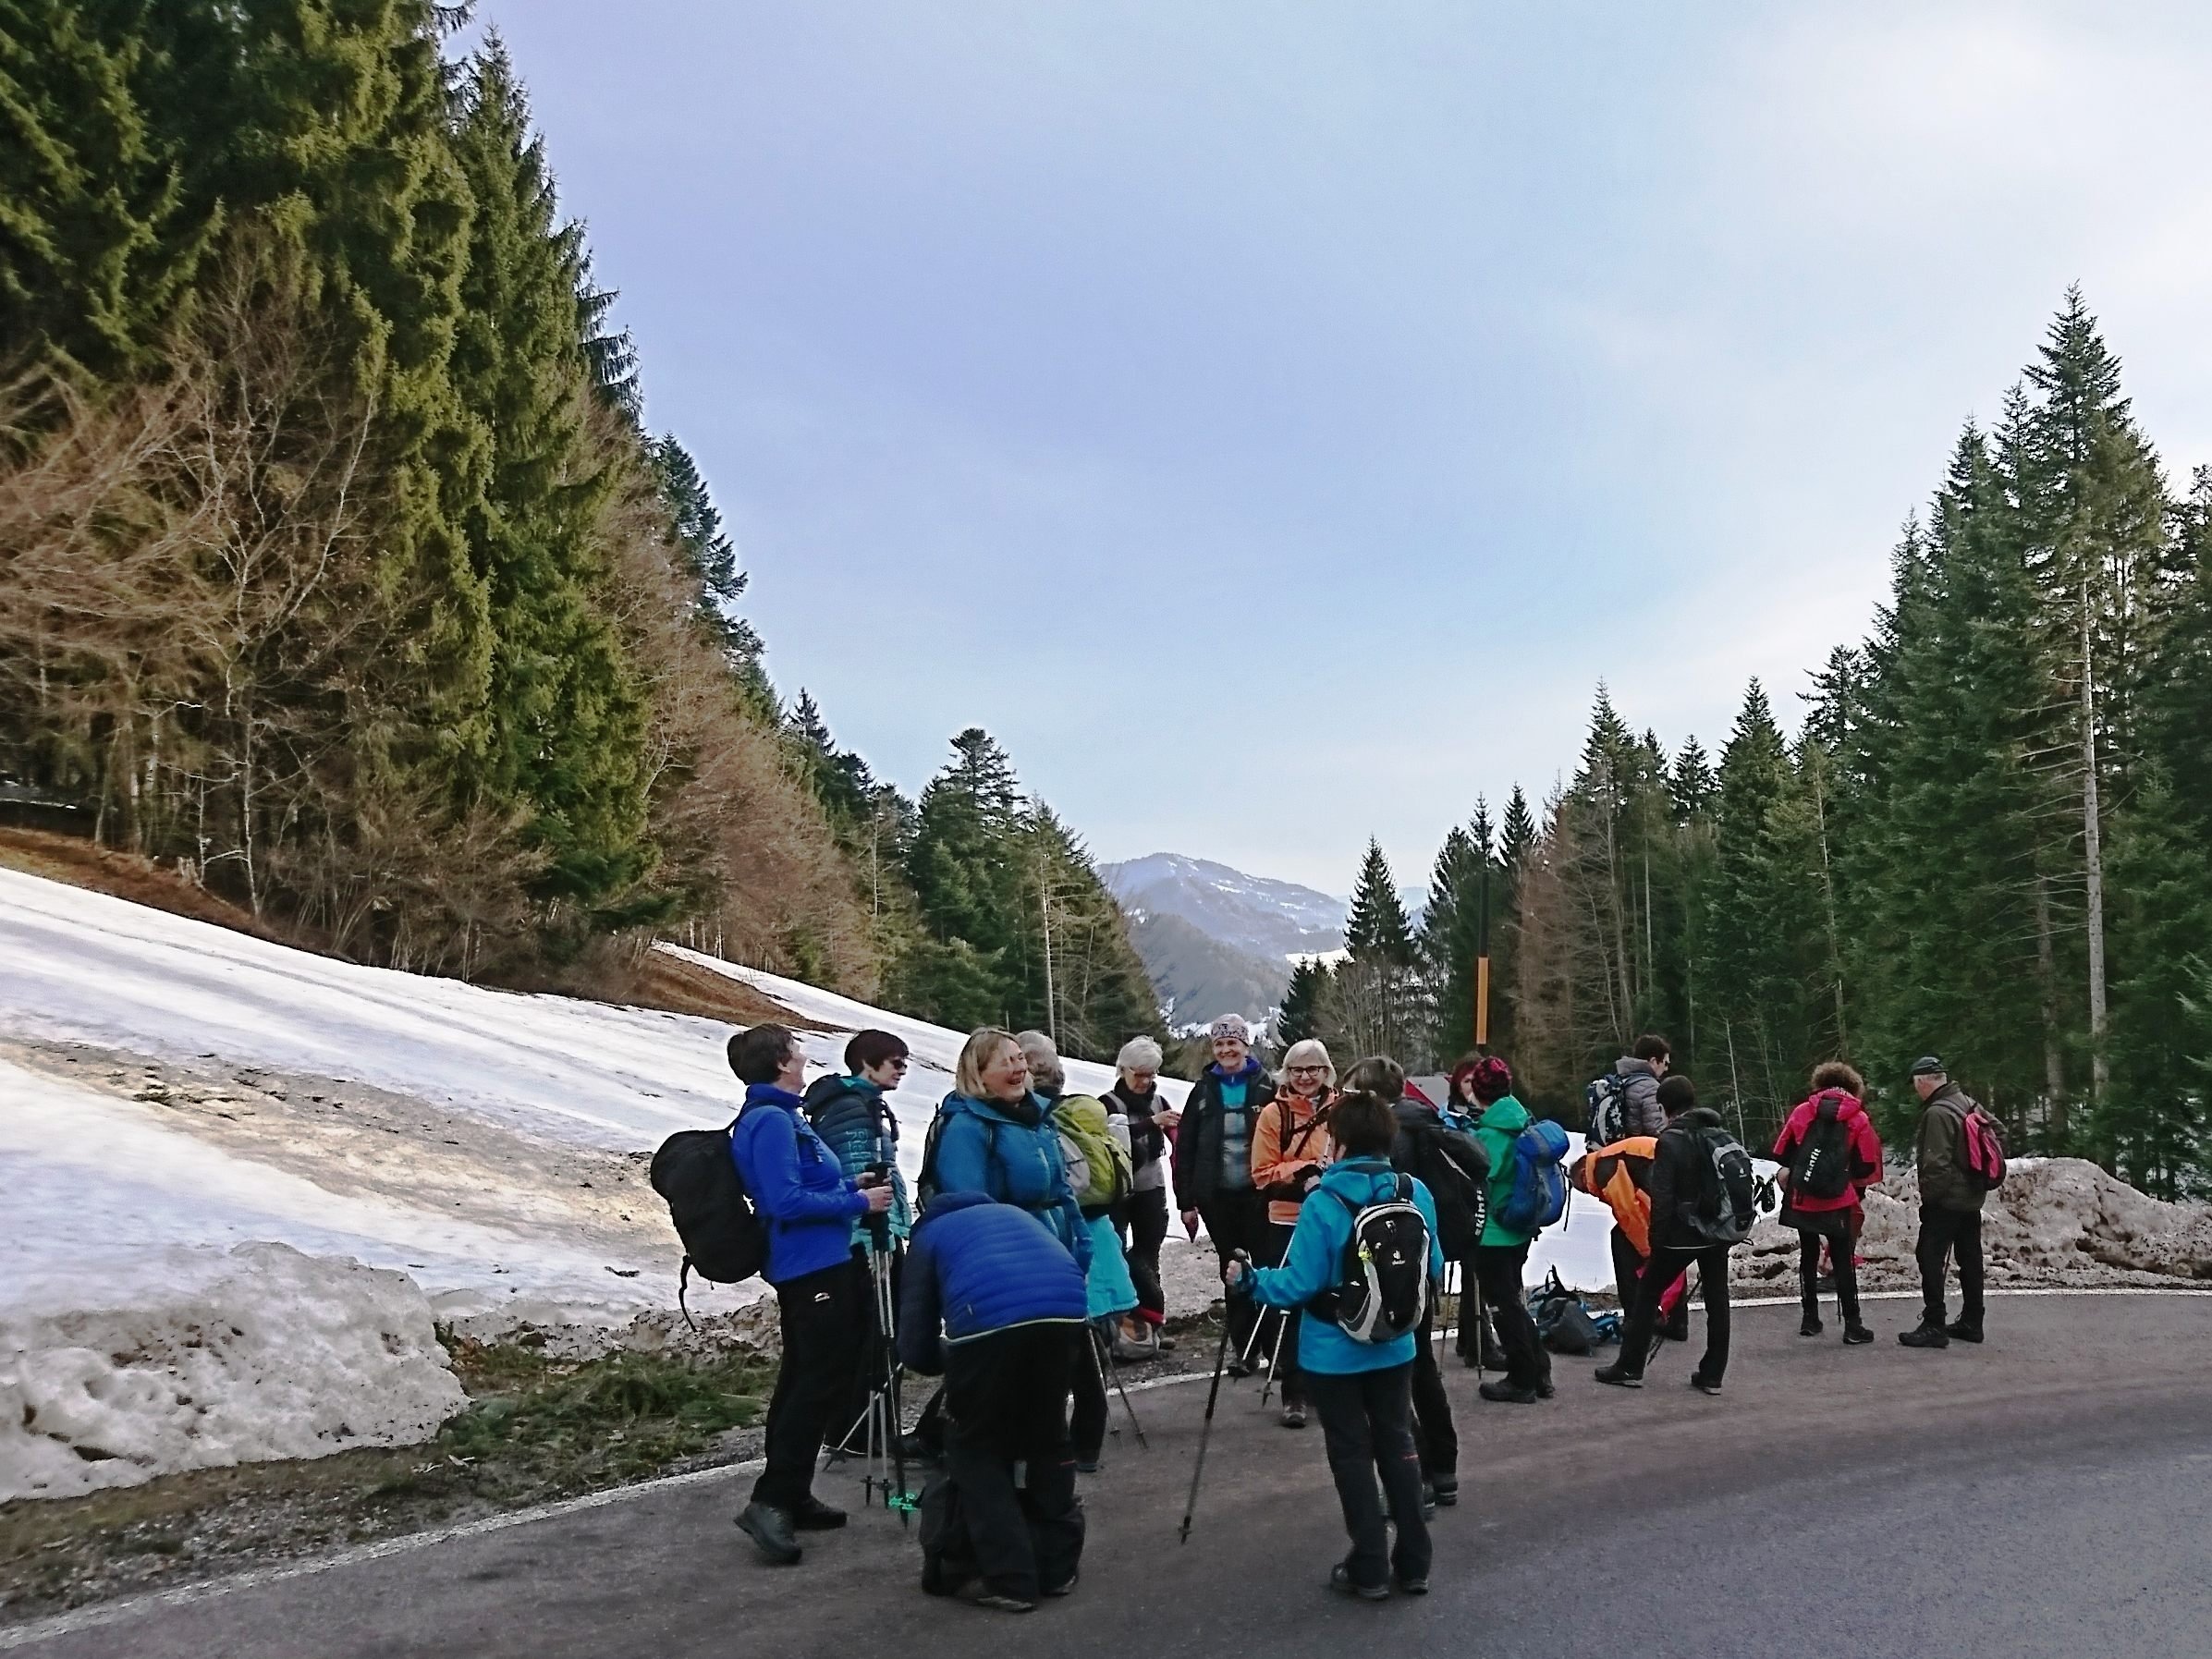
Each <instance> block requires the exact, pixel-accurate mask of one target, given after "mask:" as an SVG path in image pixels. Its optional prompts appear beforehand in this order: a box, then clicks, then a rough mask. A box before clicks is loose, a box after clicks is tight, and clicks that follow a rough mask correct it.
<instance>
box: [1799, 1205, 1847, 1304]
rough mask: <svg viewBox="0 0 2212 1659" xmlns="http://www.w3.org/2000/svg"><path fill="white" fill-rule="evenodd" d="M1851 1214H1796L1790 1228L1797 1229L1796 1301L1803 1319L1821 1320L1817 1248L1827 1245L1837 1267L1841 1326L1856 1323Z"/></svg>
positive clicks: (1837, 1212) (1818, 1249) (1837, 1302)
mask: <svg viewBox="0 0 2212 1659" xmlns="http://www.w3.org/2000/svg"><path fill="white" fill-rule="evenodd" d="M1851 1214H1852V1212H1851V1211H1849V1210H1828V1211H1825V1212H1822V1213H1821V1214H1817V1215H1805V1214H1799V1215H1796V1216H1794V1217H1792V1218H1791V1220H1790V1226H1793V1227H1795V1228H1796V1229H1797V1299H1798V1300H1799V1301H1800V1302H1802V1303H1803V1304H1804V1310H1805V1317H1806V1318H1807V1319H1818V1318H1819V1317H1820V1247H1821V1245H1822V1244H1824V1243H1825V1244H1826V1245H1827V1247H1828V1254H1829V1256H1830V1257H1831V1258H1832V1259H1833V1260H1834V1262H1835V1263H1836V1305H1837V1306H1838V1307H1839V1308H1840V1309H1841V1310H1842V1311H1843V1323H1844V1324H1846V1325H1855V1324H1858V1323H1859V1263H1858V1262H1857V1261H1856V1260H1855V1258H1854V1255H1853V1252H1852V1248H1851Z"/></svg>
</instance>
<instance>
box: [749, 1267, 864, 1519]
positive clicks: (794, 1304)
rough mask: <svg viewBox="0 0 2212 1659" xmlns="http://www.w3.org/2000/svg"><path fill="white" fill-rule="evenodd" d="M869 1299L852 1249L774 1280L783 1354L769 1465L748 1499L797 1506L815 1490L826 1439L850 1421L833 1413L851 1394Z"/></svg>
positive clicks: (772, 1405)
mask: <svg viewBox="0 0 2212 1659" xmlns="http://www.w3.org/2000/svg"><path fill="white" fill-rule="evenodd" d="M873 1300H874V1289H873V1287H871V1286H870V1284H869V1280H868V1270H867V1269H866V1268H865V1267H863V1266H862V1264H861V1262H860V1259H859V1258H858V1257H857V1256H855V1257H852V1258H850V1259H849V1260H846V1261H843V1262H840V1263H837V1265H836V1266H835V1267H825V1268H823V1269H821V1270H820V1271H819V1272H816V1273H810V1274H802V1275H800V1276H799V1277H798V1278H795V1279H786V1280H785V1281H784V1282H783V1283H782V1284H780V1285H778V1286H776V1312H777V1315H778V1316H779V1318H780V1321H781V1323H782V1325H783V1360H782V1363H781V1364H779V1365H778V1366H777V1367H776V1392H775V1393H774V1394H772V1395H770V1396H769V1397H768V1429H767V1436H766V1444H765V1445H764V1447H763V1451H764V1454H765V1456H766V1458H767V1463H768V1467H767V1468H765V1469H764V1470H762V1471H761V1478H760V1479H759V1480H757V1481H755V1482H753V1485H752V1501H753V1502H754V1503H756V1504H772V1505H774V1506H775V1507H776V1508H778V1509H785V1510H789V1509H796V1508H798V1507H800V1505H802V1504H804V1503H805V1502H806V1500H807V1498H808V1497H809V1496H810V1495H811V1494H813V1489H814V1459H815V1458H816V1457H817V1456H818V1455H819V1454H820V1453H821V1450H822V1443H823V1441H824V1439H825V1438H826V1437H827V1436H829V1435H832V1434H842V1433H844V1432H845V1431H846V1430H847V1429H848V1428H849V1427H850V1426H851V1424H850V1423H849V1421H848V1422H833V1421H832V1420H833V1419H834V1418H835V1417H836V1416H837V1410H838V1408H839V1407H841V1406H845V1405H848V1404H849V1403H850V1401H851V1398H852V1380H853V1378H854V1377H855V1376H856V1375H857V1374H859V1370H860V1363H861V1356H862V1353H863V1352H864V1351H865V1350H866V1348H867V1346H868V1341H869V1337H870V1336H871V1335H872V1333H873V1331H874V1324H875V1315H874V1311H873V1310H872V1307H871V1304H872V1302H873Z"/></svg>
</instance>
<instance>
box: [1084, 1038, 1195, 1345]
mask: <svg viewBox="0 0 2212 1659" xmlns="http://www.w3.org/2000/svg"><path fill="white" fill-rule="evenodd" d="M1161 1060H1162V1055H1161V1054H1160V1045H1159V1044H1158V1043H1155V1042H1154V1041H1153V1040H1152V1039H1151V1038H1150V1037H1131V1038H1130V1040H1129V1041H1128V1042H1127V1043H1123V1044H1122V1045H1121V1052H1120V1053H1119V1054H1118V1055H1115V1056H1114V1069H1115V1071H1116V1072H1117V1073H1118V1074H1119V1075H1118V1076H1117V1077H1116V1078H1115V1080H1114V1086H1113V1087H1112V1088H1111V1089H1109V1090H1107V1091H1106V1093H1105V1095H1104V1096H1103V1097H1102V1098H1103V1099H1104V1100H1105V1102H1106V1110H1107V1111H1108V1112H1110V1113H1112V1114H1113V1115H1114V1116H1117V1117H1118V1118H1121V1119H1123V1120H1125V1121H1126V1122H1127V1123H1128V1126H1129V1155H1130V1164H1131V1165H1133V1166H1134V1169H1135V1172H1136V1173H1135V1177H1134V1178H1133V1179H1132V1181H1131V1182H1130V1194H1129V1205H1128V1208H1127V1211H1126V1212H1125V1214H1124V1217H1123V1220H1124V1223H1125V1226H1124V1231H1123V1238H1122V1254H1123V1256H1124V1257H1126V1258H1127V1260H1128V1262H1129V1276H1130V1278H1131V1279H1133V1280H1134V1281H1135V1282H1136V1286H1137V1306H1136V1310H1135V1311H1133V1312H1131V1313H1130V1314H1128V1315H1126V1316H1125V1317H1124V1318H1123V1319H1122V1321H1121V1323H1120V1325H1119V1327H1118V1330H1117V1331H1116V1332H1115V1336H1114V1358H1115V1359H1117V1360H1153V1359H1157V1358H1158V1357H1159V1355H1160V1354H1161V1353H1162V1352H1163V1351H1165V1350H1166V1349H1168V1348H1173V1347H1174V1346H1175V1339H1174V1338H1173V1337H1172V1336H1166V1335H1164V1334H1163V1333H1162V1330H1161V1327H1162V1326H1163V1325H1165V1324H1167V1297H1166V1295H1165V1293H1164V1292H1163V1291H1162V1290H1161V1288H1160V1246H1161V1245H1163V1244H1164V1243H1166V1242H1167V1131H1168V1130H1170V1129H1172V1128H1175V1126H1176V1124H1177V1123H1178V1122H1179V1121H1180V1119H1179V1116H1178V1115H1177V1113H1176V1112H1175V1110H1174V1108H1173V1107H1171V1106H1169V1105H1168V1104H1167V1102H1166V1101H1164V1100H1162V1099H1161V1098H1160V1091H1159V1076H1160V1064H1161Z"/></svg>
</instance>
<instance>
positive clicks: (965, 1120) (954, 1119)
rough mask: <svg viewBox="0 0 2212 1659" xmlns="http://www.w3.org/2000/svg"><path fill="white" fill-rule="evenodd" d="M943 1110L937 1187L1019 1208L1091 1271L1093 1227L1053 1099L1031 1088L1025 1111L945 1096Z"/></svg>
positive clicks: (970, 1097) (960, 1097) (957, 1096)
mask: <svg viewBox="0 0 2212 1659" xmlns="http://www.w3.org/2000/svg"><path fill="white" fill-rule="evenodd" d="M938 1110H939V1112H941V1113H942V1114H943V1115H944V1118H945V1122H944V1125H943V1127H942V1128H939V1130H938V1131H937V1167H936V1187H937V1190H938V1191H939V1192H980V1193H982V1194H983V1195H984V1197H985V1198H992V1199H996V1200H997V1201H998V1202H1000V1203H1002V1204H1017V1205H1019V1206H1020V1207H1021V1208H1022V1209H1024V1210H1027V1211H1028V1212H1029V1213H1030V1214H1033V1215H1034V1216H1035V1217H1036V1218H1037V1219H1038V1220H1039V1221H1041V1222H1043V1223H1044V1224H1045V1226H1048V1227H1050V1228H1051V1229H1052V1236H1053V1237H1054V1238H1057V1239H1058V1240H1059V1241H1060V1242H1061V1243H1062V1244H1063V1245H1065V1246H1067V1248H1068V1250H1069V1252H1070V1253H1071V1254H1072V1255H1073V1256H1074V1257H1075V1263H1076V1265H1077V1266H1078V1267H1081V1268H1082V1269H1084V1270H1085V1271H1086V1272H1087V1271H1089V1269H1090V1266H1091V1229H1090V1228H1088V1227H1086V1226H1084V1225H1083V1213H1082V1207H1081V1206H1079V1205H1078V1204H1077V1203H1076V1202H1075V1194H1074V1192H1072V1191H1071V1190H1070V1189H1069V1186H1068V1166H1067V1165H1066V1164H1065V1163H1063V1162H1062V1161H1061V1158H1060V1131H1059V1129H1058V1128H1057V1127H1056V1126H1055V1125H1054V1123H1053V1121H1052V1105H1051V1103H1050V1102H1048V1101H1046V1100H1045V1097H1044V1096H1043V1095H1041V1094H1032V1095H1031V1096H1030V1097H1029V1099H1028V1102H1027V1103H1026V1110H1025V1109H1024V1107H1022V1106H1008V1105H1005V1104H1001V1103H1000V1102H997V1101H995V1100H977V1099H975V1098H973V1097H972V1096H971V1095H966V1094H947V1096H946V1097H945V1104H943V1105H942V1106H940V1107H939V1108H938Z"/></svg>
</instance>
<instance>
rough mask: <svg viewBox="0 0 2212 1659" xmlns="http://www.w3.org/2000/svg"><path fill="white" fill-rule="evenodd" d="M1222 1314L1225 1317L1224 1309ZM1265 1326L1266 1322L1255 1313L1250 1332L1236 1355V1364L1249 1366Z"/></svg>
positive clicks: (1225, 1311)
mask: <svg viewBox="0 0 2212 1659" xmlns="http://www.w3.org/2000/svg"><path fill="white" fill-rule="evenodd" d="M1223 1312H1224V1315H1225V1316H1226V1314H1227V1310H1226V1309H1224V1310H1223ZM1266 1325H1267V1322H1266V1321H1265V1319H1262V1318H1261V1317H1260V1316H1259V1314H1258V1313H1256V1312H1255V1313H1254V1314H1253V1318H1252V1330H1251V1332H1250V1333H1249V1334H1248V1335H1247V1336H1245V1338H1244V1347H1243V1348H1241V1349H1240V1350H1239V1352H1238V1354H1237V1363H1238V1364H1240V1365H1250V1364H1251V1363H1252V1356H1253V1353H1254V1351H1256V1350H1257V1349H1258V1348H1259V1346H1260V1333H1261V1332H1262V1331H1263V1330H1265V1328H1266Z"/></svg>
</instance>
